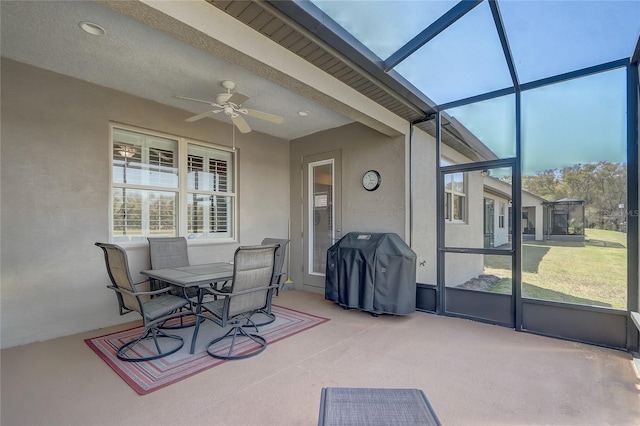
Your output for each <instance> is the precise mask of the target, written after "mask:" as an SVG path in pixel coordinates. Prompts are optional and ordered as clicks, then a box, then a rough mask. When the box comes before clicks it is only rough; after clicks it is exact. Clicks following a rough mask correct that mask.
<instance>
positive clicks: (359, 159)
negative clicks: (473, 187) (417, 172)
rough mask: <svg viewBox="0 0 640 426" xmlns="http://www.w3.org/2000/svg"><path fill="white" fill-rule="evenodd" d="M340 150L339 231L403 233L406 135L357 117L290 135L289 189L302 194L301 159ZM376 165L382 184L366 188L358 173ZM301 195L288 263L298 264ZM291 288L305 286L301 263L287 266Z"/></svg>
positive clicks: (294, 210) (295, 210)
mask: <svg viewBox="0 0 640 426" xmlns="http://www.w3.org/2000/svg"><path fill="white" fill-rule="evenodd" d="M335 150H340V152H341V158H342V168H341V170H340V172H341V175H342V176H341V177H342V187H341V189H342V203H341V204H342V210H341V213H342V228H341V230H342V233H341V234H342V235H346V234H347V233H349V232H352V231H370V232H395V233H397V234H398V235H399V236H400V237H401V238H405V224H406V220H405V215H406V213H407V209H406V205H405V172H406V167H405V138H404V136H399V137H395V138H391V137H389V136H386V135H383V134H381V133H378V132H377V131H375V130H372V129H370V128H368V127H366V126H363V125H362V124H359V123H353V124H349V125H346V126H342V127H338V128H335V129H330V130H326V131H324V132H319V133H316V134H314V135H311V136H308V137H304V138H300V139H296V140H293V141H291V152H290V158H291V168H290V173H291V194H302V170H301V164H302V159H303V158H304V157H305V156H310V155H314V154H320V153H325V152H329V151H335ZM369 169H376V170H378V171H379V172H380V174H381V175H382V184H381V186H380V188H379V189H378V190H376V191H373V192H368V191H366V190H365V189H364V188H363V187H362V184H361V180H362V175H363V174H364V173H365V172H366V171H367V170H369ZM302 209H303V206H302V200H301V201H300V202H299V203H293V204H292V206H291V234H292V235H293V236H294V237H293V238H291V264H292V265H298V266H299V265H302V260H303V259H302V256H303V242H302V239H301V237H300V236H301V235H302V227H303V222H302ZM291 277H292V279H293V281H294V286H295V288H300V289H302V288H305V286H304V283H303V273H302V270H301V268H299V267H298V268H296V269H293V268H292V270H291Z"/></svg>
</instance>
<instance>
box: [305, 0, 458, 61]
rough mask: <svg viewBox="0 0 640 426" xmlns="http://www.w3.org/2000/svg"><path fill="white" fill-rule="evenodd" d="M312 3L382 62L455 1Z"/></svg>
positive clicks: (360, 0) (319, 0)
mask: <svg viewBox="0 0 640 426" xmlns="http://www.w3.org/2000/svg"><path fill="white" fill-rule="evenodd" d="M312 3H314V4H315V5H316V6H318V8H319V9H320V10H322V11H323V12H324V13H326V14H327V15H328V16H329V17H331V18H332V19H333V20H334V21H336V22H337V23H338V24H340V26H341V27H342V28H344V29H345V30H347V31H348V32H349V33H350V34H351V35H352V36H354V37H355V38H356V39H357V40H358V41H360V43H362V44H364V45H365V46H366V47H367V48H369V49H370V50H371V51H372V52H374V53H375V54H376V55H378V56H379V57H380V58H381V59H386V58H387V57H389V56H390V55H391V54H392V53H393V52H395V51H396V50H398V49H399V48H400V47H402V46H404V45H405V44H406V43H407V42H408V41H410V40H411V39H412V38H413V37H415V36H416V35H417V34H419V33H420V32H421V31H422V30H424V29H425V28H427V27H428V26H429V25H431V24H432V23H433V22H434V21H435V20H437V19H438V18H439V17H440V16H441V15H443V14H445V13H446V12H447V11H448V10H449V9H451V8H452V7H453V6H454V5H455V4H456V3H458V1H457V0H447V1H368V0H359V1H335V0H329V1H326V0H314V1H313V2H312Z"/></svg>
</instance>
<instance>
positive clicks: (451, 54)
mask: <svg viewBox="0 0 640 426" xmlns="http://www.w3.org/2000/svg"><path fill="white" fill-rule="evenodd" d="M394 70H395V71H397V72H398V73H399V74H400V75H402V76H403V77H404V78H405V79H407V80H408V81H409V82H410V83H411V84H413V85H414V86H415V87H416V88H417V89H419V90H420V91H422V92H423V93H424V94H426V95H427V96H428V97H429V98H430V99H432V100H433V101H434V102H435V103H436V104H444V103H447V102H452V101H455V100H460V99H464V98H468V97H471V96H476V95H480V94H483V93H487V92H492V91H495V90H500V89H505V88H509V87H512V86H513V82H512V80H511V75H510V74H509V69H508V67H507V62H506V60H505V57H504V53H503V51H502V45H501V44H500V39H499V37H498V32H497V30H496V27H495V25H494V22H493V17H492V15H491V10H490V8H489V3H488V2H483V3H481V4H479V5H478V6H476V7H475V8H474V9H473V10H471V11H470V12H468V13H467V14H466V15H464V16H463V17H462V18H460V19H459V20H458V21H456V22H455V23H454V24H453V25H451V26H450V27H448V28H447V29H446V30H444V31H443V32H442V33H440V34H439V35H437V36H436V37H435V38H433V39H432V40H431V41H429V42H428V43H427V44H425V45H424V46H422V47H421V48H420V49H418V50H417V51H416V52H415V53H413V54H412V55H411V56H409V57H408V58H407V59H405V60H404V61H402V62H400V64H398V65H397V66H396V67H395V68H394Z"/></svg>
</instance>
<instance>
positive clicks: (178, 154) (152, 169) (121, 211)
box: [111, 126, 236, 242]
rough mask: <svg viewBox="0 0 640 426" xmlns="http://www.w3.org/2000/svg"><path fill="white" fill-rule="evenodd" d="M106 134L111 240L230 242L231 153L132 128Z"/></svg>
mask: <svg viewBox="0 0 640 426" xmlns="http://www.w3.org/2000/svg"><path fill="white" fill-rule="evenodd" d="M111 133H112V151H111V152H112V184H111V187H112V188H111V203H112V209H111V223H112V226H111V238H112V240H113V241H116V242H128V241H143V240H145V239H146V237H160V236H177V235H183V236H186V237H188V238H189V239H218V240H222V239H223V240H233V239H234V236H235V232H234V220H233V215H234V211H235V203H236V195H235V190H234V185H233V182H234V172H233V171H234V169H235V167H234V161H235V157H234V154H233V152H232V151H229V150H226V149H223V148H214V147H211V146H210V145H203V144H198V143H196V142H193V141H188V140H186V139H184V138H179V137H172V136H168V135H160V134H157V133H153V134H151V133H147V132H142V131H139V130H138V129H132V128H124V127H116V126H112V132H111ZM183 153H184V154H183Z"/></svg>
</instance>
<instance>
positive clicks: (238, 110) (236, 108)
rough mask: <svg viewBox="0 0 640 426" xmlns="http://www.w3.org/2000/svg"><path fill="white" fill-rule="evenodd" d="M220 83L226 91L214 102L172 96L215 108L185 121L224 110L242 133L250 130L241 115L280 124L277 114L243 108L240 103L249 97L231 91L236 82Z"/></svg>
mask: <svg viewBox="0 0 640 426" xmlns="http://www.w3.org/2000/svg"><path fill="white" fill-rule="evenodd" d="M221 85H222V87H224V88H225V89H226V92H225V93H219V94H218V95H217V96H216V101H215V102H210V101H203V100H201V99H194V98H187V97H185V96H174V98H176V99H183V100H186V101H193V102H200V103H204V104H208V105H211V106H212V107H214V108H215V109H212V110H209V111H205V112H203V113H200V114H197V115H194V116H192V117H189V118H187V119H186V120H185V121H188V122H193V121H198V120H201V119H203V118H205V117H208V116H210V115H212V114H218V113H220V112H224V114H225V115H227V116H228V117H229V118H230V119H231V121H232V122H233V124H234V125H235V126H236V127H237V128H238V130H240V132H242V133H249V132H250V131H251V127H250V126H249V123H247V121H246V120H245V119H244V117H243V115H246V116H249V117H254V118H258V119H260V120H265V121H268V122H270V123H275V124H281V123H282V122H283V121H284V119H283V118H282V117H280V116H278V115H274V114H269V113H268V112H263V111H256V110H253V109H249V108H244V107H243V106H242V104H243V103H244V102H246V101H247V100H248V99H249V96H247V95H245V94H243V93H240V92H234V93H231V91H232V90H233V89H235V88H236V84H235V83H234V82H233V81H231V80H224V81H223V82H222V83H221Z"/></svg>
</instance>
